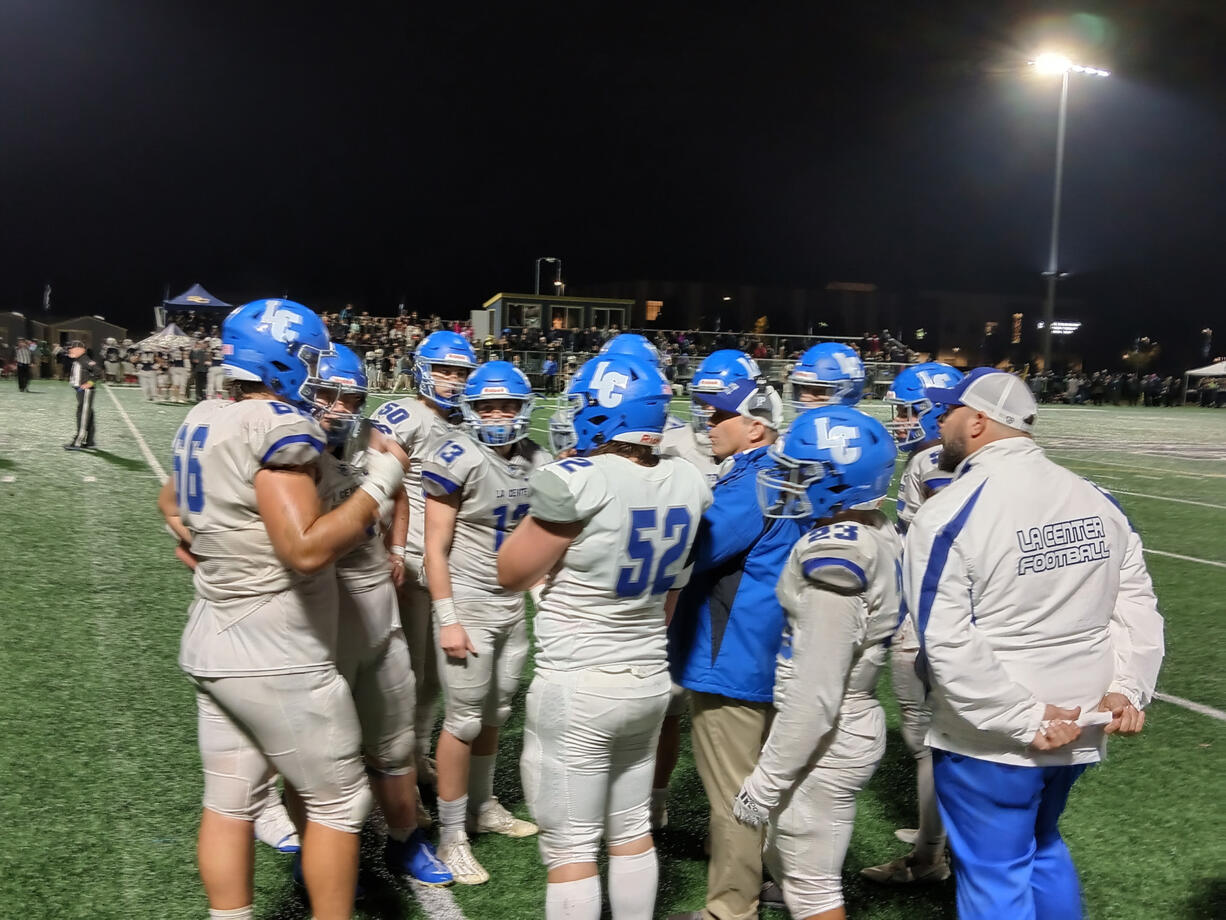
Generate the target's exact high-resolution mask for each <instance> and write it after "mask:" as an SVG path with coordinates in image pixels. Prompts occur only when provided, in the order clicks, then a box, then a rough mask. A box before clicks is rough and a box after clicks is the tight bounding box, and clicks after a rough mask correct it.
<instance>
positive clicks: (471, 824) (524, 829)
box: [465, 796, 540, 837]
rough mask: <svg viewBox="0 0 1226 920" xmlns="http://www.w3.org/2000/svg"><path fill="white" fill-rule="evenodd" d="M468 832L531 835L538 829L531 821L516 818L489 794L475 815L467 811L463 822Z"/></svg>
mask: <svg viewBox="0 0 1226 920" xmlns="http://www.w3.org/2000/svg"><path fill="white" fill-rule="evenodd" d="M465 823H466V827H467V830H468V832H469V833H470V834H502V836H504V837H531V836H532V835H533V834H535V833H536V832H537V831H539V830H540V828H539V827H537V826H536V825H535V824H533V823H532V822H531V821H525V820H523V819H522V818H517V817H515V815H513V814H511V813H510V812H509V811H507V810H506V809H505V808H504V807H503V806H502V803H501V802H499V801H498V797H497V796H491V797H490V799H489V801H488V802H485V803H484V804H483V805H482V806H481V810H480V811H479V812H477V813H476V814H475V815H474V814H473V813H472V812H469V813H468V820H467V821H466V822H465Z"/></svg>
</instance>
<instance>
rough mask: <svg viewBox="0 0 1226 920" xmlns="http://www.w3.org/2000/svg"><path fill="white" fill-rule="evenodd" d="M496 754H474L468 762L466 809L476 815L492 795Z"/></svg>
mask: <svg viewBox="0 0 1226 920" xmlns="http://www.w3.org/2000/svg"><path fill="white" fill-rule="evenodd" d="M497 759H498V755H497V754H485V755H483V756H481V757H478V756H476V755H475V754H474V755H473V756H472V757H470V758H469V760H468V807H469V808H470V809H472V813H473V814H476V813H477V812H479V811H480V810H481V806H482V805H484V804H485V803H486V802H488V801H489V800H490V797H491V796H493V794H494V761H496V760H497Z"/></svg>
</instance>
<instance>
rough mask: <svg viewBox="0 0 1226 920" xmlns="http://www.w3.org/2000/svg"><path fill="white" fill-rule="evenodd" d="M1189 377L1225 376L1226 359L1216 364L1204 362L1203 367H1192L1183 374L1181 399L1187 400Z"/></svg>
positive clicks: (1185, 401) (1185, 402)
mask: <svg viewBox="0 0 1226 920" xmlns="http://www.w3.org/2000/svg"><path fill="white" fill-rule="evenodd" d="M1191 377H1198V378H1199V377H1226V361H1218V362H1217V363H1216V364H1206V365H1205V366H1204V367H1197V368H1193V369H1192V370H1190V371H1187V372H1186V373H1184V375H1183V401H1184V404H1185V405H1186V404H1187V402H1188V380H1189V378H1191Z"/></svg>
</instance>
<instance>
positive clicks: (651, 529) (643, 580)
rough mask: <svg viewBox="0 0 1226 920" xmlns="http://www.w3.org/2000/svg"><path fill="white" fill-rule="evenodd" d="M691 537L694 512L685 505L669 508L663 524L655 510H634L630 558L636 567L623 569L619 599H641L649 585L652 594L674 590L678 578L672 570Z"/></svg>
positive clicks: (631, 526)
mask: <svg viewBox="0 0 1226 920" xmlns="http://www.w3.org/2000/svg"><path fill="white" fill-rule="evenodd" d="M689 534H690V509H689V508H686V507H685V506H684V505H673V506H672V507H671V508H667V509H665V511H664V519H663V521H659V518H658V511H657V509H655V508H634V509H632V510H631V512H630V539H629V540H628V541H627V543H626V555H627V556H628V557H629V558H630V559H631V560H632V562H633V563H634V564H633V565H627V566H622V570H621V573H620V574H619V575H618V576H617V596H618V597H637V596H638V595H640V594H642V593H643V591H644V590H646V589H647V586H648V584H650V585H651V593H652V594H663V593H664V592H665V591H667V590H668V589H669V588H671V587H672V586H673V582H674V581H676V579H677V576H676V575H675V574H674V575H669V574H668V567H669V566H671V565H672V564H673V563H674V562H676V561H677V560H678V559H679V558H680V557H681V553H682V552H683V551H684V550H685V543H686V538H687V537H688V536H689ZM653 571H654V576H653Z"/></svg>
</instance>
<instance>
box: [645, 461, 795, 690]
mask: <svg viewBox="0 0 1226 920" xmlns="http://www.w3.org/2000/svg"><path fill="white" fill-rule="evenodd" d="M772 465H773V461H772V460H771V458H770V452H769V448H766V447H760V448H757V449H755V450H751V451H746V452H745V453H742V454H738V455H737V456H736V457H735V458H733V463H732V468H731V469H730V470H728V472H727V473H726V474H724V475H723V476H722V477H720V479H719V481H718V482H716V483H715V486H714V488H713V489H712V492H713V494H714V501H713V502H712V504H711V507H710V508H708V509H707V513H706V514H704V515H703V516H702V524H701V525H700V526H699V529H698V536H697V538H696V539H695V541H694V555H693V558H694V571H693V574H692V575H691V577H690V583H689V584H688V585H686V587H685V589H684V590H683V591H682V592H681V597H680V599H679V600H678V602H677V610H676V613H675V614H674V616H673V621H672V624H671V626H670V627H669V649H668V660H669V665H670V669H671V671H672V675H673V680H674V681H676V682H677V683H679V684H681V686H683V687H687V688H689V689H690V690H700V691H702V692H704V693H718V694H721V695H722V696H729V697H732V698H734V699H738V700H748V701H751V702H755V703H769V702H770V701H771V697H772V693H773V690H774V683H775V656H776V655H777V654H778V652H779V646H780V644H781V642H782V640H783V626H784V613H783V608H782V607H781V606H780V604H779V601H778V599H777V598H776V597H775V583H776V582H777V581H778V580H779V575H780V573H781V572H782V571H783V567H784V564H785V563H786V562H787V558H788V553H790V552H791V551H792V547H793V546H795V544H796V541H797V540H799V539H800V537H801V532H802V522H800V521H791V520H768V519H766V518H764V517H763V516H762V509H761V508H759V507H758V495H757V475H758V471H759V470H761V469H763V468H766V467H770V466H772Z"/></svg>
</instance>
